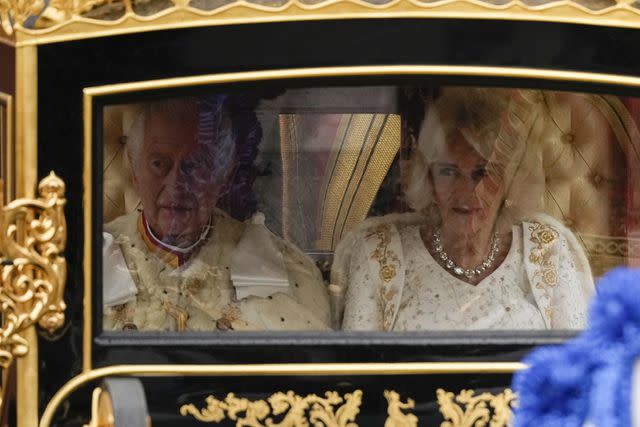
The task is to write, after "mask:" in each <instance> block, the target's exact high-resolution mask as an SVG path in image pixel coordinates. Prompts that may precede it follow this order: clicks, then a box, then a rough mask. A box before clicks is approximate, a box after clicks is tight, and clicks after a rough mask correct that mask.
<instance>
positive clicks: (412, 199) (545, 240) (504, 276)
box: [333, 88, 594, 331]
mask: <svg viewBox="0 0 640 427" xmlns="http://www.w3.org/2000/svg"><path fill="white" fill-rule="evenodd" d="M538 119H539V116H538V113H537V111H536V108H534V107H533V104H531V103H528V102H527V101H526V100H525V99H523V97H522V94H521V93H514V96H512V95H511V94H510V93H509V92H507V91H504V90H498V89H491V90H487V89H472V88H447V89H444V91H443V92H442V94H441V95H440V97H439V98H438V99H437V100H436V102H435V103H434V104H433V106H432V107H431V108H430V109H429V110H428V112H427V114H426V115H425V118H424V121H423V125H422V129H421V131H420V134H419V137H418V141H417V144H416V145H417V146H416V147H415V148H414V150H413V153H412V156H411V159H410V167H409V173H408V177H409V178H408V183H407V185H406V188H405V196H406V199H407V201H408V203H409V206H410V207H411V208H412V209H413V210H414V211H415V212H414V213H408V214H396V215H389V216H386V217H381V218H372V219H369V220H367V221H365V222H364V223H363V224H362V225H361V226H359V227H358V228H357V229H356V230H355V231H354V232H353V233H352V234H351V236H349V237H348V238H346V239H345V240H344V241H343V242H341V244H340V246H339V248H338V249H337V250H336V258H338V259H348V260H350V261H349V262H348V264H346V263H345V265H344V267H342V268H341V266H340V265H339V263H338V265H337V266H336V269H335V270H334V272H333V283H336V284H338V286H340V285H341V283H348V288H347V290H346V296H345V304H344V306H345V307H346V308H345V310H344V319H343V324H342V327H343V329H347V330H349V329H355V330H399V331H407V330H445V329H448V330H451V329H579V328H583V327H584V324H585V312H586V307H587V301H588V299H589V297H590V295H591V294H592V293H593V291H594V286H593V279H592V276H591V272H590V268H589V263H588V261H587V259H586V257H585V255H584V252H583V250H582V248H581V246H580V244H579V243H578V241H577V240H576V238H575V236H574V235H573V234H572V233H571V231H570V230H568V229H567V228H565V227H564V226H563V225H562V224H560V223H559V222H558V221H557V220H555V219H553V218H551V217H549V216H547V215H544V214H536V213H535V212H536V211H537V210H539V206H540V205H541V194H542V192H540V191H539V189H540V188H541V184H542V183H543V182H544V180H543V179H541V178H540V177H541V176H542V175H541V173H535V169H536V168H535V166H536V164H537V154H536V153H537V150H536V135H537V134H538V132H539V131H540V127H541V126H543V125H541V124H540V122H541V120H538Z"/></svg>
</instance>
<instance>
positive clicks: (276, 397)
mask: <svg viewBox="0 0 640 427" xmlns="http://www.w3.org/2000/svg"><path fill="white" fill-rule="evenodd" d="M362 396H363V393H362V391H361V390H356V391H354V392H353V393H347V394H345V396H344V398H342V397H341V396H340V395H339V394H338V393H337V392H335V391H328V392H326V393H325V397H324V398H322V397H318V396H317V395H315V394H310V395H307V396H305V397H302V396H299V395H297V394H295V393H294V392H293V391H288V392H287V393H282V392H278V393H275V394H273V395H271V397H269V398H268V399H267V400H256V401H251V400H248V399H245V398H239V397H237V396H236V395H235V394H234V393H229V394H228V395H227V397H226V398H225V399H224V400H218V399H217V398H215V397H214V396H208V397H207V398H206V399H205V401H206V403H207V407H206V408H202V409H198V408H197V407H196V406H195V405H194V404H186V405H182V407H181V408H180V414H181V415H182V416H188V415H191V416H193V417H194V418H196V419H197V420H199V421H202V422H208V423H220V422H222V421H224V420H225V419H227V418H228V419H229V420H231V421H236V425H242V426H246V427H266V426H271V427H273V426H306V425H314V426H323V427H358V424H356V423H355V420H356V416H357V415H358V413H359V412H360V404H361V403H362ZM436 396H437V399H438V405H439V406H440V412H441V414H442V416H443V417H444V421H443V422H442V423H441V424H440V427H469V426H474V427H485V426H487V425H489V426H491V427H506V426H507V425H509V423H510V421H511V416H512V407H513V406H514V405H515V402H516V395H515V393H513V391H511V389H508V388H507V389H505V390H504V391H503V392H502V393H499V394H497V395H494V394H491V393H481V394H479V395H475V391H473V390H462V391H461V392H460V393H459V394H458V395H456V396H454V394H453V393H451V392H447V391H445V390H443V389H441V388H439V389H437V390H436ZM384 397H385V399H386V400H387V419H386V420H385V423H384V427H417V426H418V417H417V416H415V415H414V414H412V413H411V412H408V411H409V410H412V409H414V408H415V401H414V400H413V399H411V398H409V399H407V401H406V402H403V401H402V399H401V397H400V394H399V393H398V392H396V391H394V390H385V391H384ZM338 405H340V406H338ZM336 407H337V409H336ZM307 414H308V415H307ZM94 415H95V414H94ZM273 416H276V417H281V418H280V421H275V420H274V419H273Z"/></svg>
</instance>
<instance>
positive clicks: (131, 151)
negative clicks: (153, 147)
mask: <svg viewBox="0 0 640 427" xmlns="http://www.w3.org/2000/svg"><path fill="white" fill-rule="evenodd" d="M154 114H165V115H170V116H172V117H176V118H178V119H179V118H185V119H189V118H191V119H195V120H197V119H198V104H197V101H196V99H194V98H174V99H168V100H163V101H159V102H149V103H145V104H140V105H139V106H137V108H136V110H135V112H134V113H133V115H134V117H133V121H132V122H131V125H130V126H129V130H128V132H127V133H126V137H127V139H126V150H127V154H128V156H129V159H130V161H131V163H132V164H131V167H132V168H133V170H135V168H136V166H137V164H138V162H139V160H140V155H141V152H142V145H143V144H144V132H145V127H146V124H147V121H148V119H149V117H151V116H153V115H154Z"/></svg>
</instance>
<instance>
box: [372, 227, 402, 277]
mask: <svg viewBox="0 0 640 427" xmlns="http://www.w3.org/2000/svg"><path fill="white" fill-rule="evenodd" d="M390 231H391V226H390V225H389V224H381V225H379V226H377V227H375V228H374V229H373V230H372V231H371V233H369V234H367V236H366V237H367V238H372V237H375V238H377V239H378V245H377V246H376V248H375V249H374V251H373V252H372V253H371V258H372V259H375V260H376V261H378V264H380V272H379V274H380V278H381V279H382V280H383V281H384V282H385V283H388V282H390V281H391V280H392V279H393V278H394V277H395V276H396V274H397V272H396V267H395V265H394V264H396V265H400V259H399V258H398V255H396V253H395V252H393V251H392V250H390V249H389V248H388V246H389V243H390V241H391V233H390Z"/></svg>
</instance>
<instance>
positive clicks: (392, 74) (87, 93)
mask: <svg viewBox="0 0 640 427" xmlns="http://www.w3.org/2000/svg"><path fill="white" fill-rule="evenodd" d="M354 77H362V78H387V79H388V78H403V77H406V78H411V77H413V78H448V79H459V80H461V79H469V78H478V79H485V80H491V79H495V80H496V81H499V82H500V83H504V82H510V84H511V85H513V83H512V82H514V81H516V82H518V81H529V82H531V81H533V82H535V84H534V85H533V86H538V85H539V84H540V82H544V83H546V84H548V85H549V86H555V88H558V87H559V86H560V87H562V85H564V84H566V85H569V86H570V88H574V87H575V86H580V85H582V86H585V87H587V88H588V89H591V88H593V87H596V88H597V89H598V90H601V89H603V88H606V89H607V90H609V89H610V90H611V92H616V91H620V90H623V91H625V92H628V91H629V90H633V89H636V90H640V77H633V76H628V75H614V74H603V73H588V72H575V71H561V70H543V69H533V68H514V67H488V66H442V65H394V66H345V67H321V68H298V69H282V70H265V71H249V72H236V73H223V74H208V75H199V76H192V77H178V78H168V79H159V80H149V81H140V82H129V83H119V84H111V85H104V86H94V87H86V88H84V89H83V94H84V101H83V103H84V169H83V186H84V199H83V202H84V207H85V209H84V258H83V271H84V272H83V275H84V312H83V318H84V330H83V371H85V372H88V371H90V370H91V369H92V362H93V360H92V359H93V343H94V339H95V338H96V336H94V328H95V324H94V322H93V312H94V306H93V304H94V302H93V297H92V295H93V290H94V283H96V284H97V283H101V282H100V281H97V280H96V278H95V277H94V272H96V271H102V270H101V268H96V265H100V264H96V260H97V259H98V258H94V252H97V251H95V248H96V247H97V246H96V238H95V235H94V233H95V231H96V230H97V227H96V223H95V222H94V219H95V218H101V217H102V214H101V213H100V212H97V211H96V205H95V204H94V190H95V188H96V186H95V181H94V180H95V179H96V177H97V175H96V174H95V173H94V169H93V168H94V165H95V159H94V155H93V150H94V147H96V145H95V144H94V137H96V138H98V137H99V138H101V136H99V135H100V134H99V133H98V131H101V129H99V130H97V129H96V127H95V126H94V125H95V124H96V123H101V122H99V121H98V119H97V117H96V114H95V113H96V111H101V110H97V109H96V103H97V101H100V100H101V99H102V98H103V97H108V96H126V97H129V96H132V97H133V96H136V95H142V94H144V93H145V92H147V93H148V92H150V91H160V90H180V89H194V88H197V87H203V88H204V87H206V88H207V90H211V89H212V88H214V87H215V86H216V85H230V84H247V83H252V82H260V83H266V82H273V81H278V80H284V81H303V80H304V79H318V78H326V79H336V78H349V79H353V78H354ZM489 85H495V83H490V84H489ZM100 120H101V119H100ZM100 140H101V139H100ZM99 149H101V148H99ZM100 177H102V176H101V175H100ZM99 188H100V187H99ZM97 196H98V197H101V196H102V195H97ZM99 225H100V226H101V224H99ZM98 262H101V260H100V261H98ZM95 289H98V287H96V288H95ZM100 289H101V288H100ZM98 323H101V322H98ZM527 332H529V331H527ZM530 332H532V333H530V334H524V335H525V338H524V340H521V341H520V342H527V343H535V344H540V343H542V342H537V341H536V339H539V338H542V339H543V341H544V342H550V341H553V342H557V340H558V339H561V340H563V339H566V338H568V337H570V336H573V333H571V332H568V331H567V332H562V331H561V332H560V333H558V332H551V331H540V332H539V333H536V332H535V331H530ZM543 332H544V333H543ZM224 334H225V335H226V336H227V338H224V339H221V338H220V337H221V335H219V334H217V333H211V335H212V336H215V343H216V344H230V343H232V344H237V345H252V344H266V343H267V342H268V343H269V344H273V343H282V344H295V343H299V342H300V339H301V338H302V339H303V340H305V341H306V342H309V341H310V342H313V343H316V342H317V343H348V344H358V343H362V344H365V343H371V342H384V343H396V342H402V343H407V342H412V340H416V338H418V339H420V338H421V337H422V338H424V337H425V336H426V334H422V333H419V334H408V335H402V336H396V334H385V335H381V334H380V333H376V332H373V333H366V332H364V333H361V334H357V335H356V334H352V333H340V334H336V335H334V334H326V333H322V332H316V333H308V332H307V333H291V334H286V335H280V334H275V333H269V332H260V333H258V334H255V333H253V334H249V335H247V336H244V335H243V336H242V337H239V336H238V335H236V334H233V333H231V334H230V333H229V332H224ZM383 334H384V333H383ZM492 336H493V337H495V338H496V342H513V341H517V339H516V337H515V336H514V334H513V333H510V334H500V333H498V334H495V333H494V334H492ZM175 337H177V335H174V334H171V338H175ZM461 337H462V336H461ZM345 338H346V339H345ZM464 338H465V339H468V335H467V336H465V337H464ZM491 338H492V337H488V335H481V336H480V337H479V338H478V341H477V342H478V343H479V344H482V343H490V342H491ZM511 338H513V340H512V341H509V340H510V339H511ZM545 339H546V340H545ZM471 340H472V341H474V340H473V337H472V338H471ZM107 341H109V342H111V343H113V342H116V341H118V340H116V339H114V338H112V337H109V339H108V340H107ZM159 341H163V340H162V339H160V338H158V336H157V335H155V336H151V335H147V334H145V336H144V337H140V338H139V339H138V338H135V339H132V338H131V337H130V336H129V337H125V338H123V340H122V343H126V345H132V344H133V345H135V344H137V343H140V344H143V345H154V344H155V343H157V342H159ZM171 342H172V343H175V344H177V345H180V344H183V343H184V344H185V345H187V344H189V345H192V344H194V342H198V343H203V344H204V343H205V340H202V339H199V336H198V337H197V338H195V339H194V338H193V337H189V336H186V337H178V338H176V339H175V340H172V341H171ZM164 343H165V344H166V339H165V340H164ZM206 344H211V342H209V341H206ZM101 345H102V343H101ZM106 345H108V344H106Z"/></svg>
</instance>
